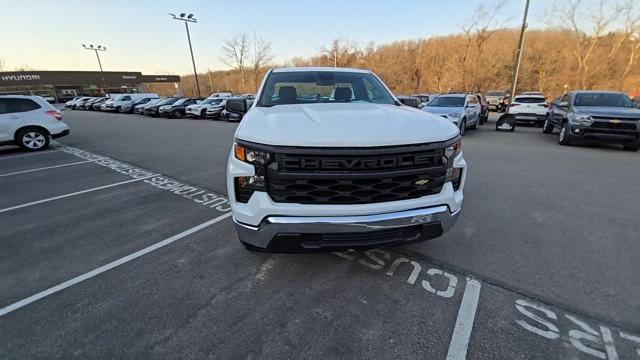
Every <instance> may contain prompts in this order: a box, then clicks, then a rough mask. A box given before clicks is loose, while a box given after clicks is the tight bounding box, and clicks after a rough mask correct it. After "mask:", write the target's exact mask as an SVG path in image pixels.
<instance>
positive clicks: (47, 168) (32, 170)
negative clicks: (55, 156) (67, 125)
mask: <svg viewBox="0 0 640 360" xmlns="http://www.w3.org/2000/svg"><path fill="white" fill-rule="evenodd" d="M89 162H93V161H91V160H86V161H77V162H72V163H67V164H62V165H54V166H47V167H41V168H37V169H30V170H23V171H16V172H12V173H6V174H0V178H1V177H5V176H11V175H18V174H26V173H30V172H34V171H41V170H49V169H55V168H59V167H65V166H73V165H78V164H86V163H89Z"/></svg>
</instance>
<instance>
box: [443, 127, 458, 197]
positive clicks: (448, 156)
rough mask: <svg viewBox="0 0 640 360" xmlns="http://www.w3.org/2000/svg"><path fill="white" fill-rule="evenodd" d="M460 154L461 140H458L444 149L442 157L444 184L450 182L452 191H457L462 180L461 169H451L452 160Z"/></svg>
mask: <svg viewBox="0 0 640 360" xmlns="http://www.w3.org/2000/svg"><path fill="white" fill-rule="evenodd" d="M460 152H462V139H458V140H457V141H456V142H455V143H453V144H451V145H449V146H447V147H446V148H445V149H444V157H443V158H442V161H444V162H446V165H447V166H446V169H447V170H446V173H445V177H444V182H445V183H447V182H450V181H451V182H452V183H453V184H454V190H455V191H457V190H458V188H459V187H460V179H461V178H462V169H460V168H454V167H453V160H454V159H455V158H456V156H458V155H459V154H460Z"/></svg>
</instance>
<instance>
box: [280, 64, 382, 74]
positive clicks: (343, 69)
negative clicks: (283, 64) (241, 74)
mask: <svg viewBox="0 0 640 360" xmlns="http://www.w3.org/2000/svg"><path fill="white" fill-rule="evenodd" d="M297 71H328V72H356V73H365V74H368V73H370V71H369V70H363V69H352V68H338V67H326V66H325V67H322V66H318V67H313V66H309V67H287V68H275V69H273V71H272V72H274V73H278V72H297Z"/></svg>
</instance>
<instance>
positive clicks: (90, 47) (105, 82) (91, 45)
mask: <svg viewBox="0 0 640 360" xmlns="http://www.w3.org/2000/svg"><path fill="white" fill-rule="evenodd" d="M82 47H83V48H84V49H85V50H93V51H94V52H95V53H96V58H98V66H100V75H101V76H102V86H103V87H104V93H105V95H107V96H109V89H107V80H105V78H104V71H103V70H102V62H100V55H98V51H107V48H106V47H104V46H102V45H98V46H93V44H89V46H87V45H85V44H82Z"/></svg>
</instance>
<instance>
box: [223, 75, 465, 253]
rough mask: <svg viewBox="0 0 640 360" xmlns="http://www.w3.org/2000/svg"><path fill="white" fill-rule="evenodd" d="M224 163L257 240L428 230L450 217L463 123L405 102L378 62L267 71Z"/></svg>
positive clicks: (313, 245) (397, 240) (235, 105)
mask: <svg viewBox="0 0 640 360" xmlns="http://www.w3.org/2000/svg"><path fill="white" fill-rule="evenodd" d="M227 106H228V107H229V108H231V109H232V110H234V111H237V112H239V113H246V114H245V115H244V119H243V120H242V122H241V123H240V126H239V127H238V129H237V131H236V134H235V139H234V140H235V141H234V145H233V149H232V150H231V153H230V156H229V160H228V166H227V188H228V193H229V199H230V202H231V206H232V213H233V220H234V222H235V227H236V230H237V232H238V236H239V239H240V241H241V242H242V244H243V245H245V247H247V248H248V249H250V250H263V251H277V252H301V251H313V250H329V251H335V250H339V249H347V248H353V247H377V246H382V245H390V244H404V243H407V242H413V241H420V240H428V239H433V238H436V237H438V236H440V235H442V234H443V233H444V232H445V231H447V230H448V229H449V228H450V227H451V226H453V224H454V223H455V221H456V219H457V216H458V214H459V212H460V210H461V207H462V200H463V191H462V190H463V187H464V183H465V177H466V173H467V171H466V167H467V165H466V162H465V160H464V158H463V157H462V150H461V138H460V134H459V129H458V128H457V127H456V126H455V125H453V124H451V122H450V121H447V120H446V119H443V118H441V117H439V116H435V115H431V114H428V113H425V112H423V111H420V110H418V109H414V108H411V107H408V106H404V105H403V104H402V103H400V101H398V99H396V98H395V97H394V96H393V94H392V93H391V91H389V89H388V88H387V87H386V86H385V85H384V84H383V82H382V81H381V80H380V79H379V78H378V77H377V76H376V75H374V74H373V73H372V72H370V71H366V70H359V69H340V68H282V69H273V70H270V71H269V72H268V73H267V75H266V76H265V79H264V80H263V82H262V85H261V86H260V89H259V91H258V94H257V96H256V101H255V102H254V103H253V105H251V106H250V107H248V106H247V101H246V100H244V99H229V100H228V101H227Z"/></svg>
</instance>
